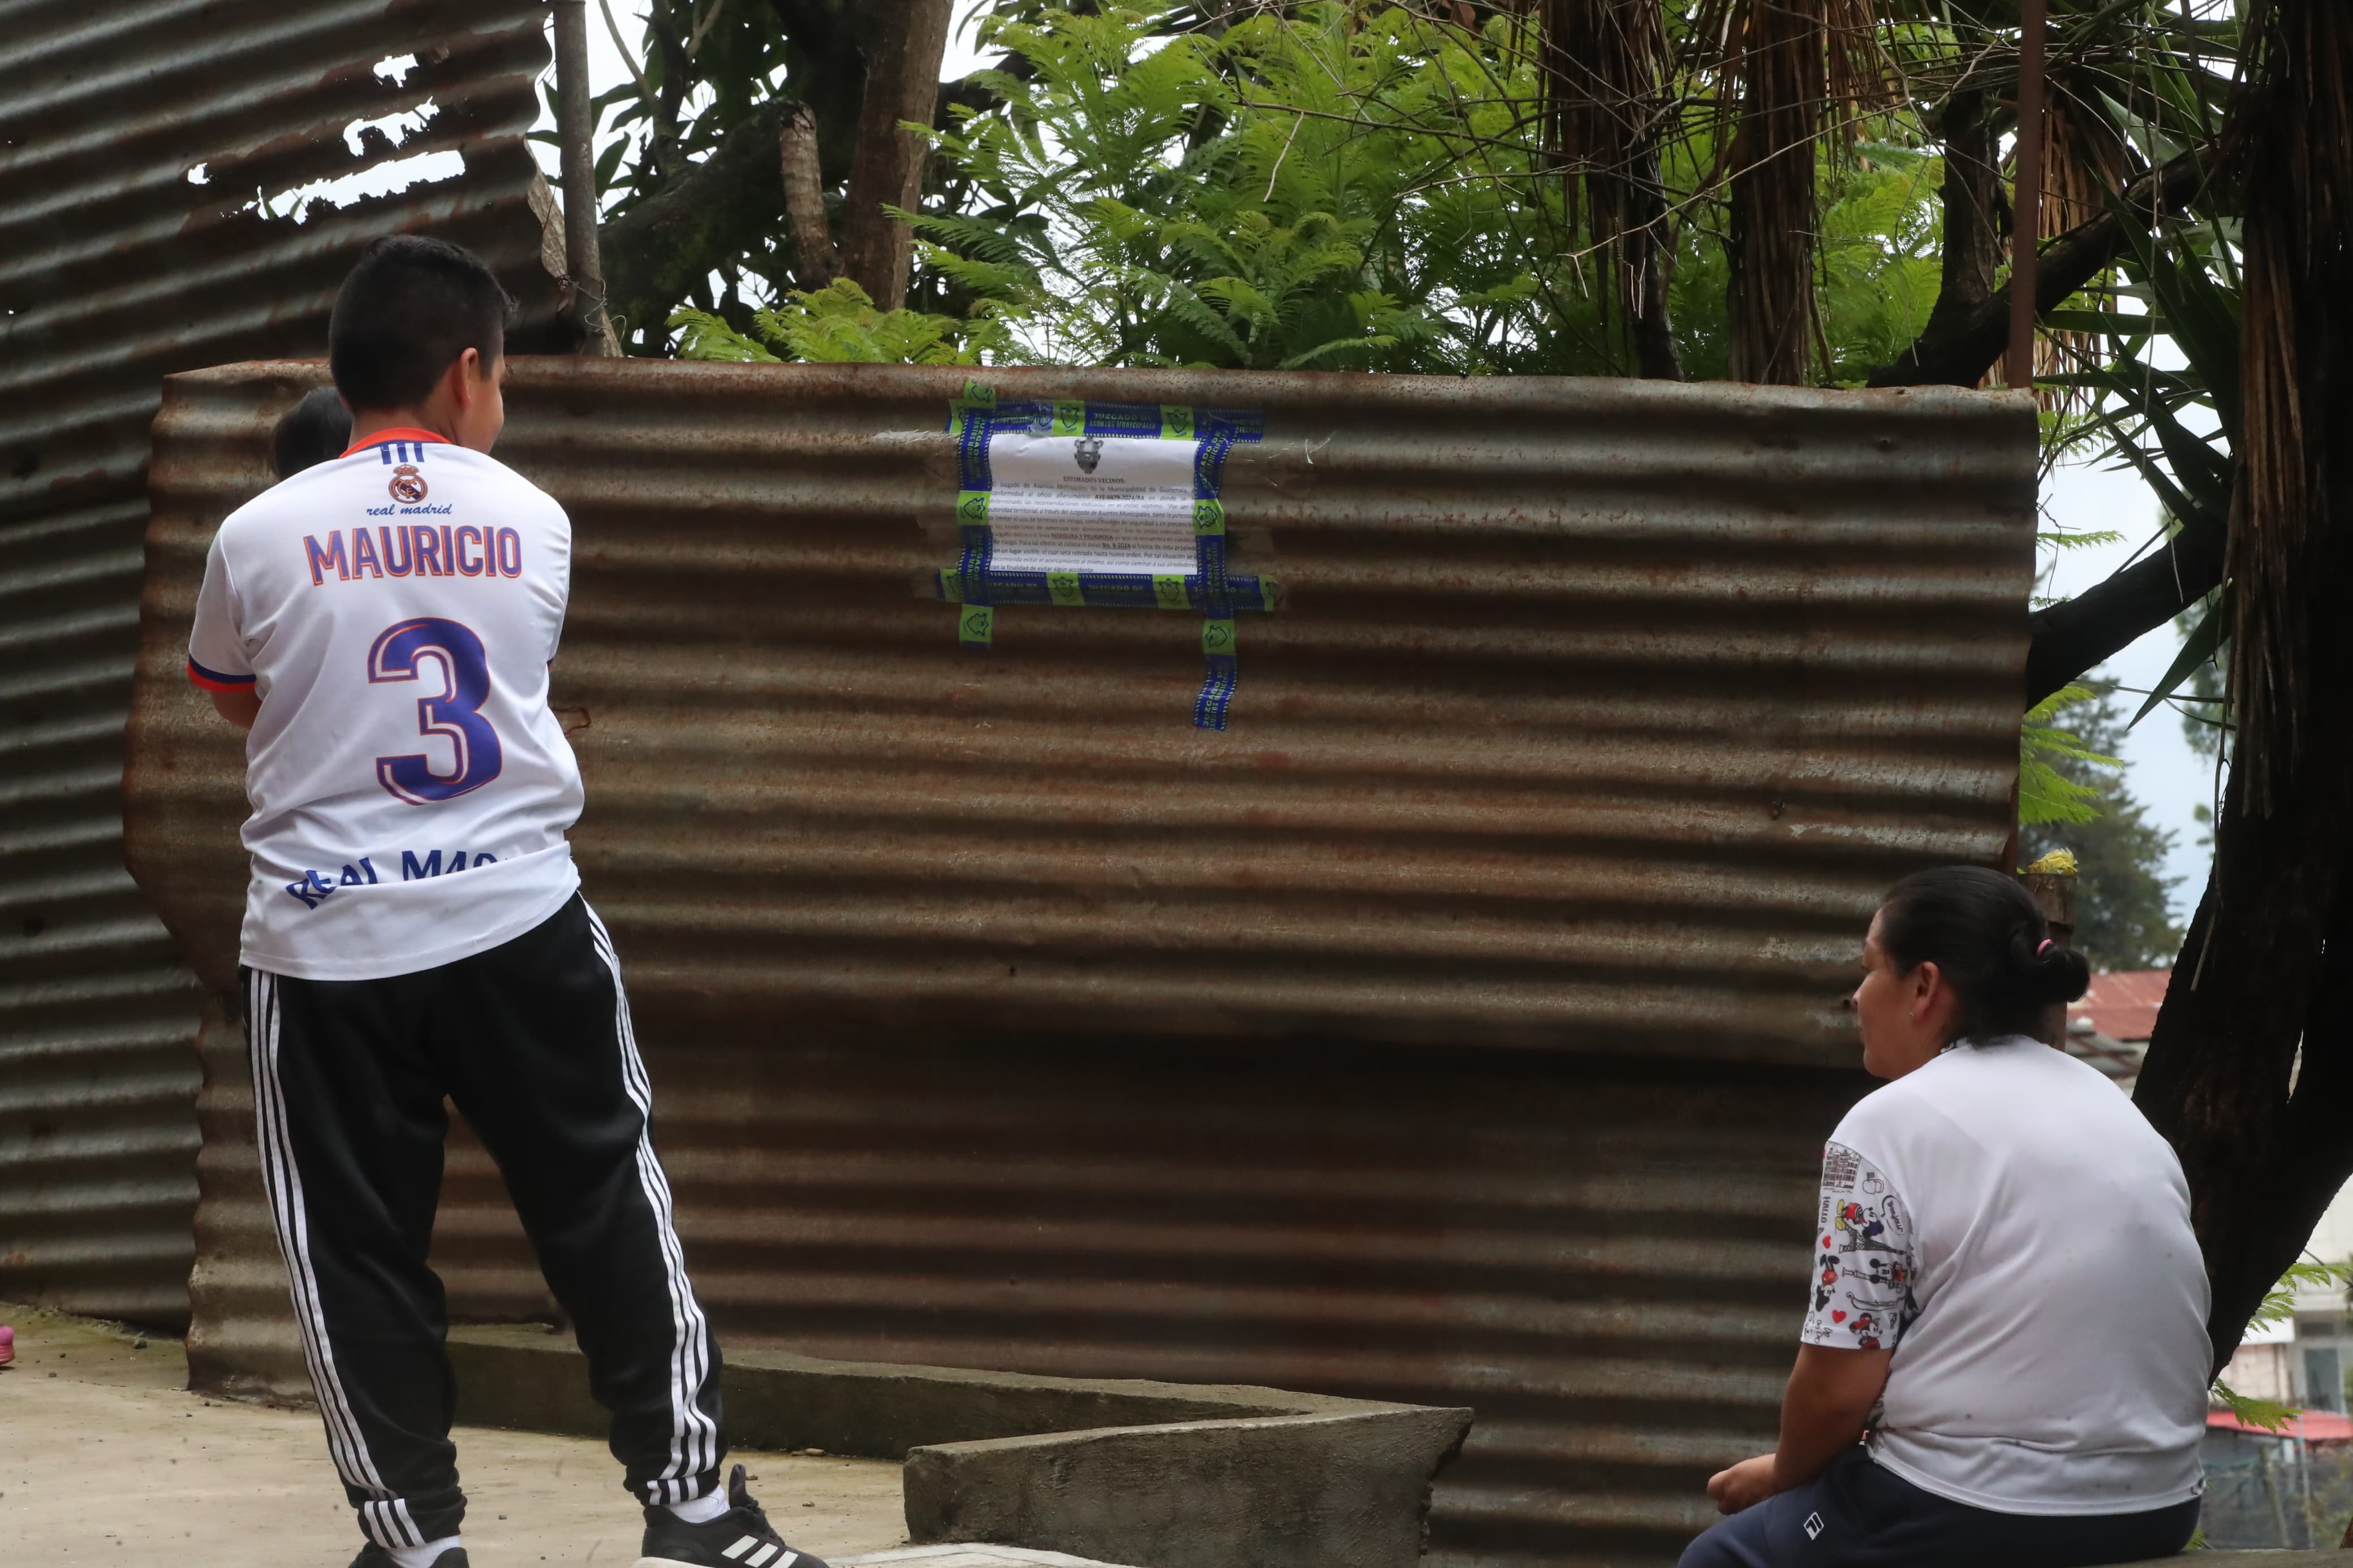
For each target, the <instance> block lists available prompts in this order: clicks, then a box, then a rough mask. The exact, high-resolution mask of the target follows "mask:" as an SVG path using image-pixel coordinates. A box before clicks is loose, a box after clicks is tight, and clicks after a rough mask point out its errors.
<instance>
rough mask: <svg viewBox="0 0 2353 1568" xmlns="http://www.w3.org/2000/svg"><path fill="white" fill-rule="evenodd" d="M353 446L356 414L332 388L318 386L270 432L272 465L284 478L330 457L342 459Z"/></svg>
mask: <svg viewBox="0 0 2353 1568" xmlns="http://www.w3.org/2000/svg"><path fill="white" fill-rule="evenodd" d="M351 444H352V411H351V410H350V409H348V408H346V407H344V406H343V398H342V397H341V396H340V395H338V394H337V393H336V391H335V389H334V388H333V387H332V386H321V387H314V388H312V389H311V391H309V392H306V393H304V394H303V395H302V401H301V402H300V403H297V404H296V405H294V406H293V407H291V408H290V409H288V410H287V411H286V412H285V413H284V414H282V415H280V416H279V418H278V427H277V428H276V429H274V430H272V431H270V433H269V466H270V467H271V468H276V469H277V470H278V477H279V478H280V479H292V478H293V477H294V476H295V475H297V474H299V473H301V471H302V470H303V469H305V468H313V467H315V466H317V465H318V464H321V463H323V462H325V461H326V460H327V459H328V458H336V457H341V456H342V455H343V448H344V447H348V446H350V445H351Z"/></svg>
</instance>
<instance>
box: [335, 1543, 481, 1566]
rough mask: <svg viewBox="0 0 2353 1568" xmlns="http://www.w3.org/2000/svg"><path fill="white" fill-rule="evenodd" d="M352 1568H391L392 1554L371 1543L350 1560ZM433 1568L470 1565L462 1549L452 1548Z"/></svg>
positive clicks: (442, 1555) (442, 1554)
mask: <svg viewBox="0 0 2353 1568" xmlns="http://www.w3.org/2000/svg"><path fill="white" fill-rule="evenodd" d="M352 1568H393V1562H392V1553H391V1552H386V1551H385V1549H384V1548H383V1547H381V1546H378V1545H377V1544H376V1543H375V1542H373V1541H371V1542H368V1543H367V1544H366V1545H365V1546H363V1547H361V1548H360V1554H359V1555H358V1556H357V1557H354V1558H353V1559H352ZM433 1568H471V1564H470V1563H467V1561H466V1549H465V1548H464V1547H462V1546H452V1547H451V1548H449V1550H448V1551H447V1552H443V1553H441V1555H440V1556H438V1557H436V1558H435V1559H434V1560H433Z"/></svg>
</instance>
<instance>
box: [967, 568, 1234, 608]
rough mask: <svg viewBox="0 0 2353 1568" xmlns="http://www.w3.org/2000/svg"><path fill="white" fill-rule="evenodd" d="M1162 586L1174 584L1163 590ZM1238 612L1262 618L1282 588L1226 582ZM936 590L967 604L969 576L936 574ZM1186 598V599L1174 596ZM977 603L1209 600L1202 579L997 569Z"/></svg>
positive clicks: (1192, 603) (1128, 604) (1176, 603)
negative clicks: (966, 588)
mask: <svg viewBox="0 0 2353 1568" xmlns="http://www.w3.org/2000/svg"><path fill="white" fill-rule="evenodd" d="M1163 584H1169V585H1170V586H1166V587H1164V586H1163ZM1226 586H1227V589H1228V591H1229V596H1230V600H1231V603H1232V605H1233V609H1234V612H1235V614H1237V615H1245V616H1249V615H1260V614H1263V613H1265V612H1267V611H1270V610H1272V609H1273V608H1274V607H1275V601H1276V595H1277V594H1278V592H1279V589H1278V587H1277V585H1276V583H1275V580H1274V578H1273V576H1272V575H1271V574H1255V575H1248V574H1246V575H1243V576H1239V577H1237V576H1234V575H1231V574H1229V575H1228V576H1227V578H1226ZM933 592H934V594H935V595H937V596H938V597H939V598H940V599H941V600H942V601H944V603H947V604H951V605H961V604H963V603H965V593H964V575H963V574H962V572H961V571H959V570H958V569H957V568H955V567H943V568H942V569H941V570H939V571H937V572H935V573H934V574H933ZM1174 595H1181V597H1176V596H1174ZM972 602H973V603H974V604H983V603H986V604H989V605H997V606H1000V607H1002V606H1004V605H1060V606H1061V607H1062V608H1064V609H1090V610H1202V609H1206V608H1207V607H1208V599H1207V597H1206V595H1204V594H1203V592H1202V587H1201V579H1200V578H1199V577H1198V576H1194V575H1189V574H1188V575H1187V576H1183V577H1146V576H1144V575H1142V574H1134V575H1129V574H1121V573H1113V572H1007V571H1003V570H992V571H990V572H989V574H988V576H987V585H986V588H985V591H984V593H983V595H982V596H981V597H980V598H976V599H974V600H973V601H972Z"/></svg>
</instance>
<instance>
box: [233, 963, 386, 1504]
mask: <svg viewBox="0 0 2353 1568" xmlns="http://www.w3.org/2000/svg"><path fill="white" fill-rule="evenodd" d="M246 1008H247V1014H246V1018H247V1026H246V1037H247V1039H248V1042H249V1043H250V1049H251V1055H252V1058H253V1110H254V1132H255V1142H256V1143H257V1144H258V1145H259V1148H260V1152H261V1182H262V1187H263V1190H264V1191H265V1192H266V1193H267V1194H269V1217H270V1221H271V1226H272V1228H274V1229H275V1230H276V1231H277V1233H278V1251H279V1255H280V1257H281V1258H284V1259H285V1260H286V1277H287V1281H288V1283H289V1285H290V1287H291V1288H292V1292H293V1298H294V1323H295V1326H296V1328H298V1329H299V1330H300V1331H301V1335H302V1355H303V1359H304V1360H305V1361H306V1362H307V1363H309V1364H310V1370H311V1390H312V1392H314V1393H315V1394H317V1395H318V1399H319V1414H320V1416H321V1418H322V1420H323V1421H324V1422H325V1424H326V1428H327V1449H328V1452H329V1453H330V1454H331V1455H332V1456H333V1458H334V1461H335V1472H336V1474H338V1475H339V1476H341V1477H342V1478H343V1484H344V1485H346V1486H349V1487H353V1488H356V1489H359V1490H361V1491H365V1492H369V1493H371V1494H373V1497H374V1500H372V1501H370V1502H368V1503H366V1504H364V1505H363V1506H362V1507H361V1509H360V1520H361V1527H362V1528H363V1529H364V1530H365V1531H366V1532H367V1537H368V1539H369V1540H371V1541H373V1542H375V1543H376V1544H377V1545H379V1546H387V1547H389V1546H422V1545H424V1544H425V1537H424V1536H423V1535H421V1534H419V1533H418V1531H417V1526H416V1525H415V1524H414V1523H413V1522H411V1521H410V1520H409V1518H408V1510H407V1507H406V1505H405V1504H403V1503H401V1502H400V1501H399V1500H397V1499H396V1498H395V1497H394V1496H393V1494H392V1490H391V1489H390V1488H388V1487H386V1486H385V1484H384V1478H383V1477H382V1476H381V1475H379V1474H378V1473H377V1471H376V1468H375V1460H374V1459H373V1458H370V1457H369V1455H368V1451H367V1444H366V1442H365V1441H364V1439H363V1438H362V1437H361V1436H360V1428H359V1418H358V1417H357V1415H354V1414H353V1411H352V1406H351V1401H350V1399H349V1398H348V1397H347V1396H346V1395H345V1394H344V1393H343V1378H342V1377H341V1376H340V1375H339V1374H338V1373H337V1372H336V1370H335V1352H334V1346H333V1345H332V1344H331V1343H330V1342H328V1339H327V1323H326V1319H325V1317H324V1315H323V1314H322V1312H321V1311H320V1309H319V1280H318V1276H317V1275H316V1274H315V1273H314V1272H313V1271H312V1269H311V1242H310V1232H309V1229H308V1224H309V1221H308V1215H307V1214H306V1212H305V1210H304V1208H303V1205H302V1174H301V1171H299V1170H298V1169H296V1167H295V1163H294V1152H293V1148H292V1145H291V1143H290V1141H289V1137H288V1133H287V1130H286V1100H285V1094H284V1091H283V1090H282V1089H280V1085H279V1082H278V985H277V977H276V976H274V975H271V974H267V973H262V972H260V971H259V970H257V971H254V972H253V973H252V974H251V976H250V978H249V980H248V985H247V996H246Z"/></svg>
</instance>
